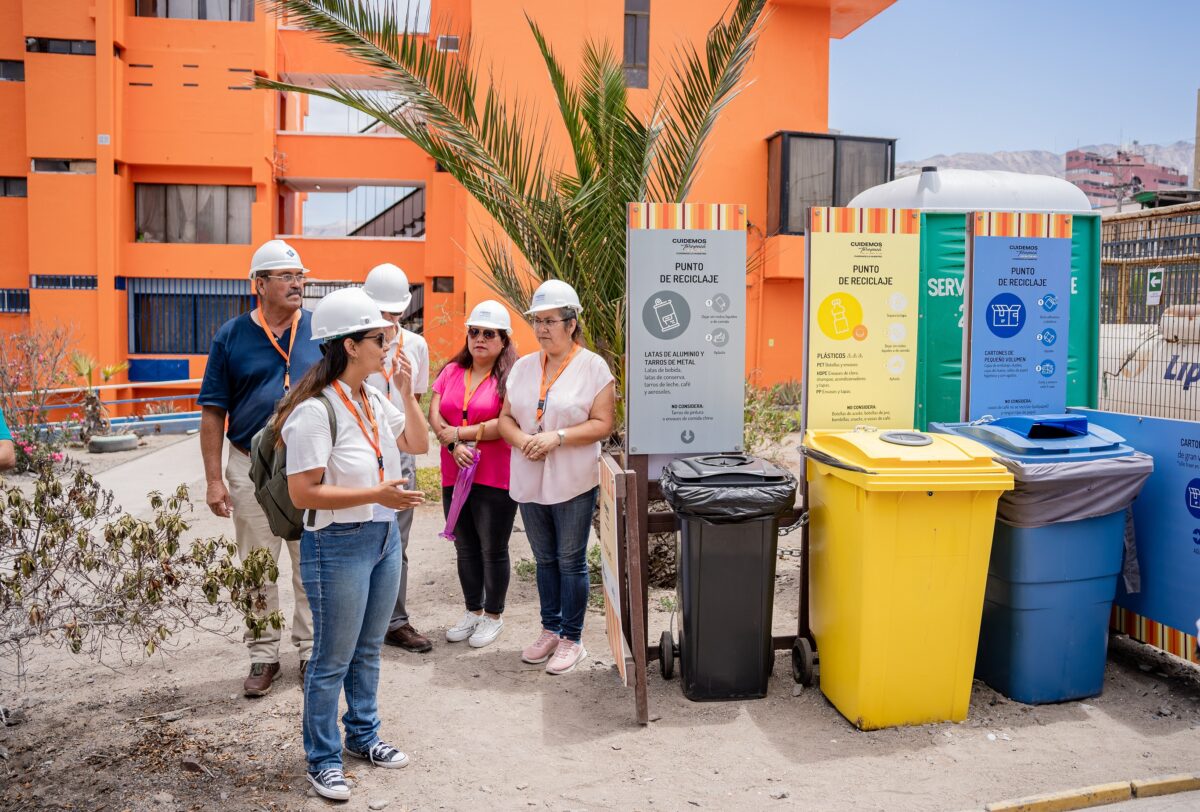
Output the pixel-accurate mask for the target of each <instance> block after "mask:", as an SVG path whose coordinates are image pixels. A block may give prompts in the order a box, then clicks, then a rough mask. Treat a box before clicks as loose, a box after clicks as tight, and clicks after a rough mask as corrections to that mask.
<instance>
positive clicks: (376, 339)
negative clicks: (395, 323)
mask: <svg viewBox="0 0 1200 812" xmlns="http://www.w3.org/2000/svg"><path fill="white" fill-rule="evenodd" d="M362 340H363V341H374V342H375V343H376V344H377V345H378V346H379V349H381V350H382V349H383V342H384V338H383V333H376V334H375V335H370V336H363V337H362Z"/></svg>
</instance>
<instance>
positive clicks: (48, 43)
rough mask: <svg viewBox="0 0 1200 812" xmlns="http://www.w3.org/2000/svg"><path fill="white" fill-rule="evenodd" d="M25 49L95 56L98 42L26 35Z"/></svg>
mask: <svg viewBox="0 0 1200 812" xmlns="http://www.w3.org/2000/svg"><path fill="white" fill-rule="evenodd" d="M25 50H26V51H28V52H29V53H31V54H72V55H74V56H95V55H96V42H95V40H90V39H48V38H46V37H26V38H25Z"/></svg>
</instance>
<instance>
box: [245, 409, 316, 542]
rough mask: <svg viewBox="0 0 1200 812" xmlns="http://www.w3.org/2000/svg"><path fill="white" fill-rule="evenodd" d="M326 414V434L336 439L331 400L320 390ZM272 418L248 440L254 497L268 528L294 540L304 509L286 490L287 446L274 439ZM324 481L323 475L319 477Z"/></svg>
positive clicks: (311, 519) (300, 528) (311, 515)
mask: <svg viewBox="0 0 1200 812" xmlns="http://www.w3.org/2000/svg"><path fill="white" fill-rule="evenodd" d="M316 397H317V399H318V400H320V401H321V402H322V403H323V404H325V411H326V412H327V413H328V414H329V436H330V438H332V441H333V442H335V443H336V442H337V415H336V414H334V411H333V404H332V403H330V402H329V398H327V397H325V395H324V394H323V393H322V394H320V395H317V396H316ZM277 438H278V434H277V432H276V431H275V421H274V420H271V421H268V422H267V425H265V426H263V427H262V429H260V430H259V432H258V433H257V434H255V435H254V438H253V439H252V440H251V441H250V481H251V482H253V483H254V498H255V499H257V500H258V504H259V505H261V506H262V509H263V513H265V514H266V516H267V523H268V524H270V525H271V532H272V533H274V534H275V535H277V536H279V537H280V538H284V539H287V540H288V541H295V540H296V539H298V538H300V534H301V533H303V532H304V511H303V510H301V509H300V508H298V507H296V506H295V505H293V504H292V497H291V494H289V493H288V481H287V446H285V445H283V444H282V443H279V442H277ZM322 481H324V477H322ZM315 516H316V511H315V510H310V511H309V516H308V523H309V524H313V523H314V521H315Z"/></svg>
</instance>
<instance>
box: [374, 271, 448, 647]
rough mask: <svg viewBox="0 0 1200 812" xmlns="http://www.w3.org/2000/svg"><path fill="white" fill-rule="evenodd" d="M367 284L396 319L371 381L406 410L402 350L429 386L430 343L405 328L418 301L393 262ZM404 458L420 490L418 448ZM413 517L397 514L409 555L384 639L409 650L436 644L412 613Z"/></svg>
mask: <svg viewBox="0 0 1200 812" xmlns="http://www.w3.org/2000/svg"><path fill="white" fill-rule="evenodd" d="M363 290H365V291H366V292H367V295H368V296H370V297H371V298H372V299H373V300H374V301H375V304H376V305H378V306H379V309H380V310H381V311H382V312H383V318H384V319H386V320H387V321H388V322H390V324H391V326H390V327H389V328H388V331H387V341H388V343H387V347H385V350H386V353H385V355H384V361H383V369H382V370H381V371H380V372H375V373H372V374H371V375H370V377H368V378H367V383H369V384H370V385H371V386H374V387H375V388H376V389H378V390H379V391H380V392H383V393H384V394H386V395H387V397H388V399H389V400H390V401H391V402H392V405H393V406H395V407H396V408H397V409H399V410H400V411H402V412H403V411H404V410H405V404H404V398H403V397H402V396H401V395H400V392H399V391H398V390H397V389H396V387H395V386H393V385H392V383H391V379H392V374H393V373H394V371H395V368H396V364H397V358H398V357H399V355H400V354H401V353H403V354H404V355H406V356H408V360H409V363H410V364H411V365H412V371H413V372H412V389H413V394H415V395H416V396H417V397H418V398H419V397H421V395H423V394H425V393H426V392H428V391H429V344H427V343H426V341H425V339H424V338H423V337H421V335H419V334H418V333H414V332H413V331H411V330H406V329H404V327H403V326H402V325H401V324H400V317H401V316H402V315H403V314H404V311H405V310H407V309H408V304H409V302H411V301H412V293H411V292H410V290H409V287H408V276H406V275H405V273H404V271H402V270H401V269H400V268H397V267H396V266H395V265H392V264H391V263H390V262H389V263H384V264H383V265H376V266H375V267H374V268H372V269H371V272H370V273H369V274H367V279H366V282H364V283H363ZM401 462H402V465H403V466H404V471H403V473H402V474H401V478H403V479H405V480H407V481H408V482H409V485H408V487H409V488H411V489H413V490H416V488H417V460H416V458H415V457H413V455H412V454H401ZM412 523H413V512H412V511H411V510H403V511H400V512H399V513H397V514H396V525H397V527H398V528H399V530H400V556H401V558H403V559H404V568H403V570H402V572H401V573H400V594H399V595H397V596H396V606H395V608H394V609H393V610H392V619H391V622H389V623H388V631H387V637H385V638H384V639H383V641H384V642H385V643H387V644H389V645H392V646H399V647H400V648H402V649H404V650H405V651H416V652H424V651H429V650H430V649H431V648H433V641H432V640H430V639H429V638H428V637H426V636H425V635H423V634H421V633H420V632H419V631H417V630H416V629H415V628H413V625H412V623H410V622H409V617H408V536H409V533H410V532H412Z"/></svg>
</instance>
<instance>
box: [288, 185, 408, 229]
mask: <svg viewBox="0 0 1200 812" xmlns="http://www.w3.org/2000/svg"><path fill="white" fill-rule="evenodd" d="M281 189H282V191H283V196H282V199H281V211H282V212H283V213H284V214H285V217H284V218H283V220H282V221H281V226H282V227H283V228H284V232H283V233H297V232H296V231H295V229H297V228H299V232H298V233H300V234H301V235H303V236H305V237H326V238H328V237H338V238H341V237H352V238H358V239H381V238H392V237H404V238H409V239H422V238H424V236H425V187H424V186H376V185H373V184H362V185H359V186H348V185H347V184H346V183H345V182H342V183H337V182H331V183H324V182H321V183H318V182H315V181H313V182H305V183H289V184H287V185H286V187H281ZM302 193H303V195H304V197H303V202H300V201H301V198H300V197H299V195H300V194H302ZM297 217H298V218H299V219H297ZM297 223H299V226H297Z"/></svg>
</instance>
